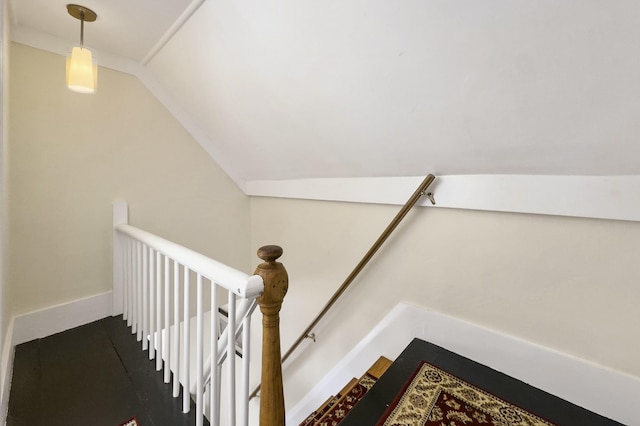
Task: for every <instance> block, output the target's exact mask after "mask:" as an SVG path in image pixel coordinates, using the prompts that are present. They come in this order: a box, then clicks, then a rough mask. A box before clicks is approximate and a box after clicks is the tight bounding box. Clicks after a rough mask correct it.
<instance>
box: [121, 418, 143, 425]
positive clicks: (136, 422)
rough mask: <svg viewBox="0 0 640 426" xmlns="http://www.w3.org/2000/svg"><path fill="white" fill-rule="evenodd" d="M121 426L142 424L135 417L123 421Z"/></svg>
mask: <svg viewBox="0 0 640 426" xmlns="http://www.w3.org/2000/svg"><path fill="white" fill-rule="evenodd" d="M120 426H140V423H138V420H136V418H135V417H134V418H132V419H129V420H127V421H126V422H124V423H122V424H121V425H120Z"/></svg>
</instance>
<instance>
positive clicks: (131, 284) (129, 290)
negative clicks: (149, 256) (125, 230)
mask: <svg viewBox="0 0 640 426" xmlns="http://www.w3.org/2000/svg"><path fill="white" fill-rule="evenodd" d="M127 257H128V258H129V262H128V263H129V267H128V269H127V293H128V294H129V316H128V317H127V327H133V317H134V315H135V313H136V300H135V298H134V297H133V295H134V292H133V289H134V288H135V285H134V283H135V281H134V279H133V277H134V271H135V269H134V265H135V262H134V257H133V240H132V239H131V238H127ZM132 331H133V330H132Z"/></svg>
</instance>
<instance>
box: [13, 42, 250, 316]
mask: <svg viewBox="0 0 640 426" xmlns="http://www.w3.org/2000/svg"><path fill="white" fill-rule="evenodd" d="M11 55H12V58H11V59H12V61H11V73H12V76H13V78H12V80H11V112H12V114H11V141H10V147H9V148H10V153H9V161H10V165H11V170H10V176H9V218H10V230H11V240H10V253H9V256H10V257H9V285H10V290H11V291H10V295H9V296H10V304H11V309H12V314H13V315H16V314H21V313H24V312H28V311H32V310H35V309H39V308H43V307H48V306H52V305H55V304H57V303H62V302H66V301H70V300H74V299H78V298H82V297H85V296H90V295H93V294H97V293H100V292H104V291H108V290H110V289H111V286H112V285H111V251H110V250H111V223H112V217H111V203H112V201H113V200H114V199H118V198H121V199H124V200H127V201H128V202H129V210H130V222H131V223H132V224H133V225H135V226H139V227H141V228H144V229H146V230H148V231H151V232H154V233H157V234H159V235H161V236H163V237H165V238H168V239H172V240H174V241H177V242H179V243H182V244H184V245H188V246H189V247H191V248H193V249H196V250H199V251H201V252H203V253H205V254H207V255H209V256H212V257H215V258H217V259H220V260H221V261H224V262H227V263H229V264H231V265H233V266H235V267H238V268H242V269H243V270H244V269H248V268H251V266H252V265H251V263H250V262H249V256H248V248H247V247H248V243H249V226H248V225H249V200H248V198H247V197H246V196H245V195H244V194H243V193H242V192H241V191H240V190H239V189H238V188H237V187H236V186H235V185H234V184H233V183H232V182H231V180H230V179H229V178H228V177H227V176H226V175H225V174H224V173H223V172H222V171H221V169H220V168H219V167H218V166H217V165H216V163H215V162H214V161H213V160H212V159H211V157H210V156H209V155H207V153H206V152H205V151H204V150H203V149H202V148H201V147H200V146H199V145H198V144H197V142H195V141H194V139H193V138H192V137H191V136H190V135H189V134H188V133H187V132H186V131H185V130H184V128H182V127H181V126H180V124H178V123H177V121H176V120H175V119H174V118H173V117H172V116H171V115H170V114H169V113H168V112H167V110H166V109H165V108H164V107H163V106H162V105H161V104H160V103H159V102H158V101H157V100H156V99H155V98H154V97H153V96H152V95H151V94H150V93H149V92H148V91H147V90H146V89H145V88H144V87H143V86H142V85H141V84H140V82H139V81H138V80H137V78H135V77H133V76H131V75H128V74H123V73H120V72H116V71H113V70H110V69H105V68H100V71H99V84H98V85H99V87H98V93H97V94H96V95H80V94H77V93H73V92H70V91H68V90H67V89H66V87H65V85H64V73H65V58H64V57H62V56H59V55H56V54H52V53H47V52H44V51H41V50H37V49H33V48H30V47H26V46H24V45H20V44H15V43H14V44H12V50H11Z"/></svg>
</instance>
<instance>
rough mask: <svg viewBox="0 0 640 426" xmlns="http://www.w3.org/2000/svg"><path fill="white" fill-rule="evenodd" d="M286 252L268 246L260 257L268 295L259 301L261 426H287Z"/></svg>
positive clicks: (287, 285)
mask: <svg viewBox="0 0 640 426" xmlns="http://www.w3.org/2000/svg"><path fill="white" fill-rule="evenodd" d="M280 256H282V248H280V247H278V246H264V247H261V248H260V249H259V250H258V257H260V259H262V260H264V263H261V264H260V265H258V267H257V269H256V272H255V273H256V275H260V276H261V277H262V279H263V281H264V293H263V294H262V295H261V296H259V297H258V298H257V301H258V304H259V305H260V311H262V315H263V318H262V384H263V386H262V395H261V397H260V426H284V414H285V412H284V392H283V389H282V359H281V357H280V308H281V307H282V301H283V300H284V296H285V294H287V289H288V288H289V279H288V276H287V271H286V270H285V268H284V266H282V263H280V262H276V260H277V259H278V258H279V257H280Z"/></svg>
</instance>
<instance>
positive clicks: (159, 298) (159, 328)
mask: <svg viewBox="0 0 640 426" xmlns="http://www.w3.org/2000/svg"><path fill="white" fill-rule="evenodd" d="M154 285H155V286H156V300H155V301H154V303H156V318H155V320H156V371H160V370H161V369H162V258H161V257H160V252H159V251H158V252H156V282H155V283H154Z"/></svg>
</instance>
